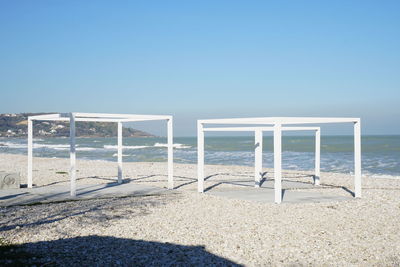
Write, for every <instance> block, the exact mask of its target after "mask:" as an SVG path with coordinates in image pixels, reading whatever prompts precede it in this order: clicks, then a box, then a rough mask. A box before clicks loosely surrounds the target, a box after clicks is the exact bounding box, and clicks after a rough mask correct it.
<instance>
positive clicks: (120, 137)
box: [117, 122, 122, 184]
mask: <svg viewBox="0 0 400 267" xmlns="http://www.w3.org/2000/svg"><path fill="white" fill-rule="evenodd" d="M117 154H118V183H119V184H122V122H118V152H117Z"/></svg>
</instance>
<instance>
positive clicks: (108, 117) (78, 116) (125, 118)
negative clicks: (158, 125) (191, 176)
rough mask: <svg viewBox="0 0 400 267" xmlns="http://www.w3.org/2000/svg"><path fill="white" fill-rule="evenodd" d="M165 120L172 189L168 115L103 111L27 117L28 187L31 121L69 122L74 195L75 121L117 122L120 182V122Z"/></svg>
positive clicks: (171, 145) (71, 183) (171, 128)
mask: <svg viewBox="0 0 400 267" xmlns="http://www.w3.org/2000/svg"><path fill="white" fill-rule="evenodd" d="M155 120H166V121H167V140H168V141H167V149H168V189H173V187H174V181H173V125H172V123H173V121H172V120H173V119H172V116H169V115H137V114H103V113H75V112H71V113H56V114H46V115H37V116H29V117H28V177H27V178H28V188H32V183H33V179H32V166H33V165H32V156H33V153H32V152H33V121H69V123H70V162H71V163H70V170H69V175H70V186H71V190H70V192H71V196H73V197H74V196H76V163H75V162H76V150H75V137H76V135H75V122H77V121H86V122H88V121H96V122H116V123H117V124H118V145H117V151H118V152H117V155H118V183H120V184H121V183H122V177H123V174H122V123H124V122H139V121H155Z"/></svg>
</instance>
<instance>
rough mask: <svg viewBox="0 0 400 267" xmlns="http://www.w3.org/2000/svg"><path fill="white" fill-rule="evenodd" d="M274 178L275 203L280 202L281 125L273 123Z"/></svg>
mask: <svg viewBox="0 0 400 267" xmlns="http://www.w3.org/2000/svg"><path fill="white" fill-rule="evenodd" d="M274 179H275V184H274V188H275V203H277V204H280V203H281V202H282V126H281V124H275V125H274Z"/></svg>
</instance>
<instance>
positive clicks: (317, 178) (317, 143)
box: [314, 129, 321, 185]
mask: <svg viewBox="0 0 400 267" xmlns="http://www.w3.org/2000/svg"><path fill="white" fill-rule="evenodd" d="M320 169H321V130H319V129H318V130H317V131H316V132H315V175H314V184H315V185H320V175H321V172H320Z"/></svg>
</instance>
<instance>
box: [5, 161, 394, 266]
mask: <svg viewBox="0 0 400 267" xmlns="http://www.w3.org/2000/svg"><path fill="white" fill-rule="evenodd" d="M26 160H27V159H26V156H23V155H14V154H0V170H6V171H8V172H13V171H15V172H20V174H21V177H22V178H23V179H24V178H25V177H26ZM68 168H69V160H68V159H59V158H34V167H33V169H34V172H33V176H34V178H33V179H34V181H33V183H34V184H36V186H51V185H54V184H57V185H68V183H69V176H68ZM166 168H167V167H166V163H161V162H157V163H147V162H142V163H140V162H134V163H132V162H130V163H124V178H125V179H126V181H129V182H134V183H141V184H146V185H151V186H157V187H166V186H167V175H166V173H167V170H166ZM77 169H78V172H77V178H78V179H77V181H78V183H82V184H84V183H87V184H97V183H110V182H114V181H115V179H116V178H115V177H116V173H117V164H116V162H107V161H99V160H96V161H94V160H92V161H89V160H78V161H77ZM196 171H197V170H196V165H194V164H174V176H175V180H174V181H175V188H176V189H175V190H173V193H171V194H162V195H151V196H141V197H135V196H133V197H123V198H118V197H115V198H107V199H90V200H79V201H68V202H61V203H46V204H38V205H27V206H12V207H0V238H1V239H0V240H1V242H2V246H3V247H7V246H9V247H10V249H11V250H12V251H11V252H10V251H7V252H6V253H8V254H4V255H6V256H7V257H5V258H4V259H2V260H0V263H1V264H2V265H4V264H10V265H11V264H13V263H15V262H19V261H20V260H21V259H15V258H13V257H12V255H13V253H14V254H15V253H16V255H25V256H24V258H25V261H23V263H24V264H27V265H29V264H35V265H39V266H40V265H50V266H51V265H57V266H67V265H69V266H78V265H92V266H104V265H107V266H108V265H110V266H118V265H121V266H126V265H131V266H159V265H164V266H187V265H219V266H229V265H231V266H237V265H244V266H399V264H400V234H399V233H400V220H399V218H400V179H395V178H393V179H384V178H374V177H363V183H362V187H363V195H362V196H363V197H362V198H360V199H354V198H351V199H349V200H346V201H338V202H324V203H298V204H296V203H295V204H292V203H290V204H288V203H286V204H285V203H282V204H281V205H277V204H274V203H259V202H256V201H245V200H238V199H228V198H223V197H218V196H214V195H211V194H207V193H204V194H199V193H197V191H196V188H197V183H196ZM265 171H266V172H267V179H270V178H272V177H273V172H272V170H269V169H266V170H265ZM253 173H254V170H253V168H251V167H245V166H227V165H206V168H205V174H206V176H207V177H209V178H208V179H207V180H206V183H205V187H206V188H207V187H209V188H212V190H226V189H230V190H232V189H233V190H234V189H235V188H237V183H232V181H235V182H240V181H251V180H252V179H253ZM311 175H312V173H311V172H302V171H284V172H283V178H284V179H291V180H296V181H302V182H304V183H310V182H311V181H312V180H311V178H310V177H311ZM22 183H26V182H25V181H22ZM344 188H345V189H350V190H352V188H353V177H352V176H351V175H349V174H341V173H328V172H325V173H324V172H323V173H321V186H319V187H315V188H312V189H302V190H313V191H319V192H321V193H324V194H325V193H326V194H335V195H348V194H349V192H348V190H344ZM292 190H296V188H294V189H292ZM18 253H20V254H18ZM21 253H25V254H21ZM21 257H22V256H21Z"/></svg>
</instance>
